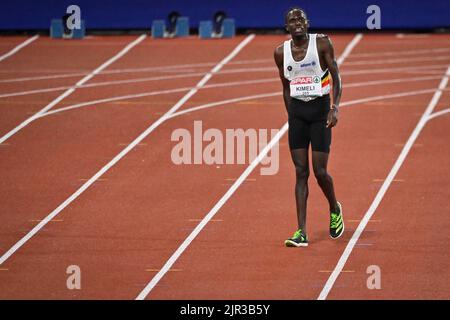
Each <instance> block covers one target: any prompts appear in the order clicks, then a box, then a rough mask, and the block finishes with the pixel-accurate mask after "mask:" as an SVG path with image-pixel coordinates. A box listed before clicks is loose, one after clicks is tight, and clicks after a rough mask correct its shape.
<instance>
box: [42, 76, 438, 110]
mask: <svg viewBox="0 0 450 320" xmlns="http://www.w3.org/2000/svg"><path fill="white" fill-rule="evenodd" d="M433 79H441V76H428V77H415V78H411V77H406V78H398V79H390V80H376V81H366V82H357V83H349V84H346V85H344V89H345V88H351V87H360V86H370V85H380V84H383V85H384V84H387V83H398V82H402V83H403V82H411V81H422V80H433ZM278 81H280V80H279V78H266V79H259V80H247V81H237V82H225V83H217V84H213V85H206V86H204V87H203V88H202V89H210V88H220V87H230V86H240V85H247V84H256V83H268V82H278ZM190 89H192V87H184V88H178V89H169V90H161V91H152V92H146V93H138V94H132V95H126V96H118V97H112V98H105V99H100V100H93V101H86V102H82V103H77V104H74V105H70V106H67V107H64V108H58V109H54V110H52V111H48V112H45V113H43V114H41V115H40V116H39V118H41V117H45V116H49V115H52V114H55V113H59V112H64V111H68V110H73V109H78V108H82V107H90V106H94V105H98V104H102V103H108V102H114V101H122V100H129V99H136V98H142V97H148V96H154V95H162V94H170V93H177V92H183V91H188V90H190ZM433 92H434V90H433ZM213 103H215V102H213ZM180 112H183V111H180Z"/></svg>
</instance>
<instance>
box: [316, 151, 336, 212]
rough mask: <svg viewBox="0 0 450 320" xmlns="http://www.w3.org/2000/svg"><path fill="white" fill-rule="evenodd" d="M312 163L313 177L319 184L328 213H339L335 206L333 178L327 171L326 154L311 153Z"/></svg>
mask: <svg viewBox="0 0 450 320" xmlns="http://www.w3.org/2000/svg"><path fill="white" fill-rule="evenodd" d="M312 162H313V170H314V175H315V177H316V179H317V183H318V184H319V186H320V188H321V189H322V191H323V193H324V195H325V197H326V198H327V200H328V204H329V206H330V212H339V208H338V206H337V201H336V195H335V193H334V185H333V178H332V177H331V176H330V174H329V173H328V171H327V165H328V153H326V152H320V151H313V152H312Z"/></svg>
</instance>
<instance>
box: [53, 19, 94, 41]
mask: <svg viewBox="0 0 450 320" xmlns="http://www.w3.org/2000/svg"><path fill="white" fill-rule="evenodd" d="M85 36H86V24H85V22H84V20H81V21H80V28H79V29H77V28H75V29H73V30H70V33H69V34H64V26H63V20H62V19H52V20H51V23H50V37H51V38H54V39H61V38H64V39H83V38H84V37H85Z"/></svg>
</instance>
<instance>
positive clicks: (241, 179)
mask: <svg viewBox="0 0 450 320" xmlns="http://www.w3.org/2000/svg"><path fill="white" fill-rule="evenodd" d="M361 38H362V34H357V35H355V37H354V38H353V39H352V41H351V42H350V43H349V44H348V45H347V47H346V48H345V50H344V52H343V53H342V55H341V57H340V58H339V59H338V60H337V63H338V64H342V62H344V60H345V59H346V57H347V56H348V55H349V54H350V52H351V50H352V49H353V48H354V47H355V45H356V44H357V43H358V42H359V41H360V40H361ZM349 48H350V49H349ZM287 129H288V122H286V123H285V124H284V125H283V127H282V128H281V130H280V131H279V132H278V133H277V134H276V135H275V137H273V138H272V139H271V140H270V142H269V143H268V144H267V145H266V146H265V147H264V148H263V150H262V151H261V152H260V153H259V154H258V156H257V157H256V158H255V159H254V160H253V161H252V163H251V164H250V165H249V166H248V167H247V169H245V171H244V172H243V173H242V174H241V176H240V177H239V178H238V179H237V180H236V182H235V183H233V185H232V186H231V187H230V188H229V189H228V191H227V192H226V193H225V194H224V195H223V196H222V198H221V199H220V200H219V201H218V202H217V203H216V204H215V206H214V207H213V208H212V209H211V210H210V211H209V213H208V214H207V215H206V216H205V217H204V218H203V219H202V221H201V222H200V223H199V224H198V225H197V226H196V227H195V229H194V230H193V231H192V232H191V234H189V236H188V237H187V238H186V239H185V240H184V241H183V243H182V244H181V245H180V246H179V247H178V249H177V250H176V251H175V252H174V253H173V254H172V256H171V257H170V258H169V260H167V262H166V263H165V264H164V266H163V267H162V268H161V270H160V271H159V272H158V273H157V274H156V275H155V276H154V277H153V278H152V280H151V281H150V282H149V283H148V284H147V285H146V286H145V288H144V289H143V290H142V291H141V292H140V293H139V295H138V296H137V297H136V300H143V299H145V297H147V295H148V294H149V293H150V292H151V291H152V290H153V288H154V287H155V286H156V285H157V284H158V282H159V281H160V280H161V279H162V277H164V275H165V274H166V273H167V272H168V271H169V270H170V269H171V267H172V265H173V264H174V263H175V262H176V261H177V260H178V258H179V257H180V256H181V255H182V254H183V252H184V251H185V250H186V248H187V247H188V246H189V245H190V244H191V242H192V241H193V240H194V239H195V237H196V236H197V235H198V234H199V233H200V232H201V231H202V229H203V228H204V227H205V226H206V224H207V223H208V222H209V221H210V220H211V219H212V218H213V217H214V215H215V214H216V213H217V212H218V211H219V209H220V208H221V207H222V206H223V205H224V204H225V203H226V202H227V200H228V199H229V198H230V197H231V196H232V195H233V193H234V192H235V191H236V190H237V189H238V188H239V186H240V185H241V184H242V183H243V182H244V180H245V179H246V178H247V177H248V176H249V175H250V173H251V172H252V171H253V169H254V168H256V166H257V165H258V164H259V162H260V161H261V160H262V159H263V158H264V156H265V155H266V154H267V153H268V152H269V150H270V149H272V147H273V146H274V145H275V144H276V143H278V141H279V140H280V139H281V137H282V136H283V135H284V133H286V131H287Z"/></svg>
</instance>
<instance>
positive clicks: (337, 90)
mask: <svg viewBox="0 0 450 320" xmlns="http://www.w3.org/2000/svg"><path fill="white" fill-rule="evenodd" d="M319 39H320V51H321V54H322V57H323V61H324V62H325V66H326V68H328V71H329V72H330V74H331V78H332V79H333V105H332V108H331V110H330V112H329V113H328V121H327V127H329V128H331V127H334V126H335V125H336V124H337V121H338V112H339V102H340V100H341V94H342V81H341V75H340V74H339V67H338V65H337V62H336V59H335V57H334V48H333V44H332V43H331V40H330V38H329V37H328V36H327V35H322V36H321V37H320V38H319Z"/></svg>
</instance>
